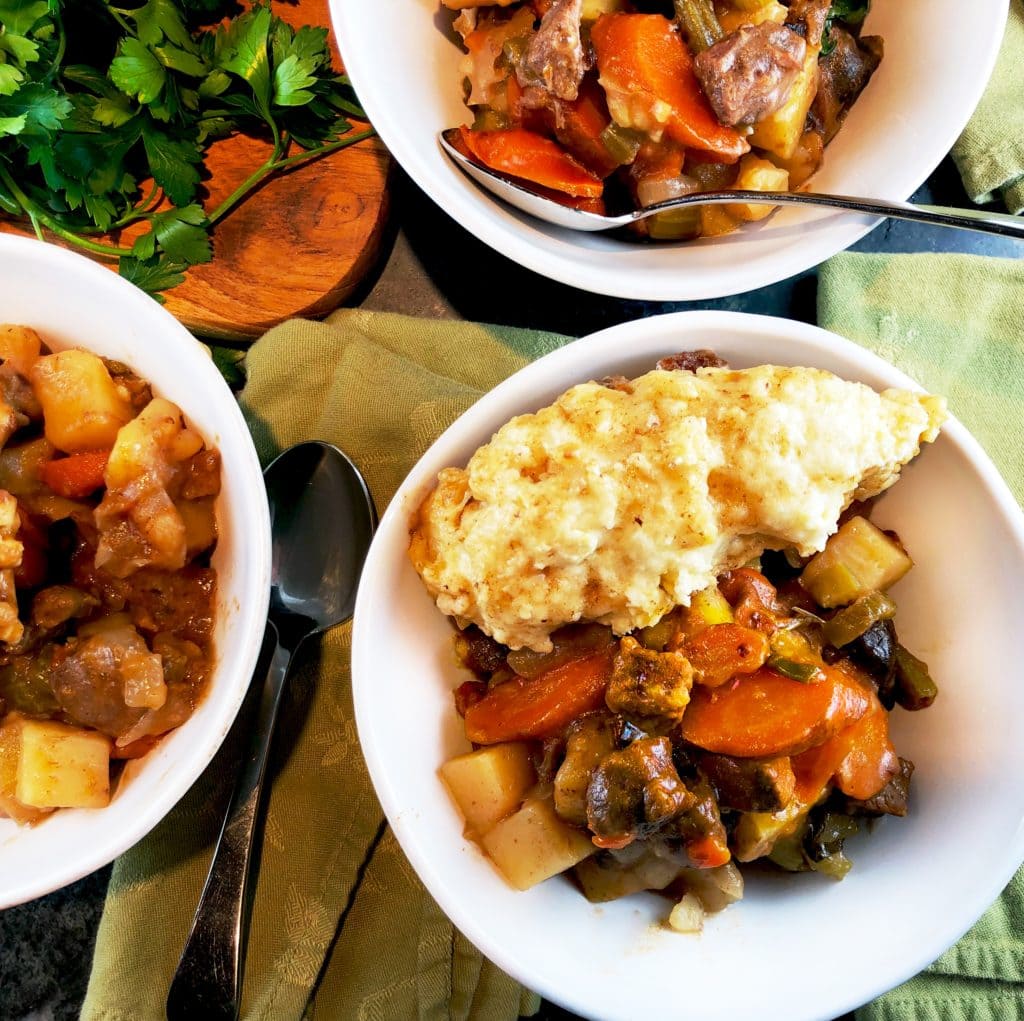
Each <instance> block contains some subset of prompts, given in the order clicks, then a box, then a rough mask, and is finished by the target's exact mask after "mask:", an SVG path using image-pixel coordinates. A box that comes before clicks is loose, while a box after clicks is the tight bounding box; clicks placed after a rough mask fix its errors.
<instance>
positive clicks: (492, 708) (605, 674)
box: [465, 649, 613, 744]
mask: <svg viewBox="0 0 1024 1021" xmlns="http://www.w3.org/2000/svg"><path fill="white" fill-rule="evenodd" d="M612 660H613V651H612V649H606V650H604V651H603V652H600V653H598V654H597V655H593V656H587V657H585V658H583V659H576V660H572V661H571V662H569V663H563V664H562V665H561V666H558V667H554V668H553V669H551V670H548V671H546V672H545V673H542V674H539V675H538V676H536V677H534V678H532V679H531V680H527V679H526V678H525V677H515V678H513V679H512V680H511V681H505V682H504V683H503V684H499V685H498V686H497V687H495V688H493V689H492V690H491V691H489V692H488V693H487V694H486V695H485V696H484V697H483V698H482V699H480V701H479V702H477V703H475V704H474V705H471V706H469V707H468V708H467V709H466V716H465V723H466V737H468V738H469V740H470V741H472V742H473V743H474V744H496V743H497V742H499V741H520V740H525V739H530V738H533V739H541V738H546V737H553V736H554V735H555V734H557V733H558V732H559V731H561V730H562V729H563V728H564V727H566V726H567V725H568V724H569V723H571V722H572V721H573V720H574V719H575V718H576V717H577V716H579V715H581V714H582V713H587V712H592V711H593V710H595V709H599V708H600V707H601V706H603V705H604V694H605V690H606V689H607V687H608V680H609V678H610V677H611V673H612Z"/></svg>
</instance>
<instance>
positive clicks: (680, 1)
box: [675, 0, 725, 53]
mask: <svg viewBox="0 0 1024 1021" xmlns="http://www.w3.org/2000/svg"><path fill="white" fill-rule="evenodd" d="M675 9H676V20H677V21H678V22H679V24H680V26H681V27H682V29H683V34H684V35H685V36H686V41H687V42H688V43H689V45H690V49H691V50H692V51H693V52H694V53H700V52H701V51H702V50H706V49H708V48H709V47H711V46H714V45H715V43H717V42H719V41H720V40H721V39H723V38H724V37H725V33H724V32H723V31H722V26H721V25H720V24H719V23H718V15H716V14H715V8H714V6H713V5H712V3H711V0H675Z"/></svg>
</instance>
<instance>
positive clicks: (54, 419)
mask: <svg viewBox="0 0 1024 1021" xmlns="http://www.w3.org/2000/svg"><path fill="white" fill-rule="evenodd" d="M29 380H30V382H31V383H32V389H33V390H34V391H35V394H36V397H38V398H39V403H40V404H41V405H42V406H43V417H44V419H45V422H46V438H47V439H48V440H49V441H50V442H51V443H52V444H53V445H54V446H55V447H56V448H57V449H58V450H63V451H65V452H66V453H68V454H75V453H79V452H81V451H83V450H100V449H102V448H104V447H110V446H112V445H113V443H114V440H115V439H117V431H118V430H119V429H120V428H121V426H123V425H124V424H125V423H126V422H129V421H131V418H132V414H133V412H132V406H131V404H130V403H129V402H128V400H127V399H126V398H125V397H123V396H122V395H121V394H120V393H119V392H118V389H117V385H116V384H115V383H114V381H113V379H111V377H110V373H109V372H107V367H106V366H105V365H104V364H103V361H102V360H101V359H100V358H99V357H98V356H97V355H94V354H92V353H91V352H89V351H79V350H77V349H72V350H68V351H58V352H57V354H52V355H45V356H44V357H42V358H40V359H39V360H38V361H37V362H36V363H35V364H34V365H33V366H32V369H31V371H30V372H29Z"/></svg>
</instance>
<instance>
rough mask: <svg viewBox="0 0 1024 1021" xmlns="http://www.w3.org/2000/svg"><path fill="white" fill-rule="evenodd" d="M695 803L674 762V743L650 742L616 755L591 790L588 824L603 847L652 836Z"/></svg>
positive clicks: (595, 777) (608, 758) (601, 766)
mask: <svg viewBox="0 0 1024 1021" xmlns="http://www.w3.org/2000/svg"><path fill="white" fill-rule="evenodd" d="M693 803H694V798H693V796H692V795H691V794H690V793H689V791H687V789H686V787H685V786H684V785H683V782H682V780H680V779H679V774H678V773H677V772H676V768H675V766H674V765H673V763H672V742H671V741H669V739H668V738H667V737H647V738H642V739H641V740H639V741H634V742H633V743H632V744H631V745H630V746H629V747H628V748H623V749H622V750H621V751H617V752H612V753H611V754H610V755H607V756H605V758H604V759H602V760H601V762H600V763H599V764H598V766H597V767H596V769H594V771H593V774H592V775H591V778H590V784H589V785H588V787H587V825H588V826H589V827H590V829H591V831H592V832H593V833H594V843H595V844H597V845H598V846H599V847H625V846H626V844H629V843H631V842H632V841H634V840H636V839H637V838H642V837H646V836H649V835H650V834H651V833H654V832H656V831H657V830H658V829H660V828H661V827H662V826H664V825H665V824H666V823H668V822H670V821H671V820H673V819H675V818H677V817H678V816H679V815H681V814H682V813H683V812H685V811H686V810H687V809H688V808H689V807H690V806H691V805H692V804H693Z"/></svg>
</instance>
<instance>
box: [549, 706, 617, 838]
mask: <svg viewBox="0 0 1024 1021" xmlns="http://www.w3.org/2000/svg"><path fill="white" fill-rule="evenodd" d="M615 748H616V722H615V719H614V717H612V716H610V715H608V714H606V713H594V714H592V715H590V716H584V717H583V718H582V719H579V720H577V721H576V722H575V723H574V724H573V725H572V727H571V728H570V730H569V733H568V736H567V738H566V742H565V758H564V759H563V760H562V764H561V765H560V766H559V767H558V772H557V773H556V774H555V793H554V798H555V811H556V812H557V813H558V815H559V816H560V817H561V818H562V819H564V820H565V821H566V822H570V823H572V824H573V825H574V826H586V825H587V790H588V789H589V787H590V780H591V777H592V776H593V775H594V770H595V769H597V767H598V765H600V763H601V760H602V759H604V758H605V757H606V756H608V755H610V754H611V753H612V752H614V751H615Z"/></svg>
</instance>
